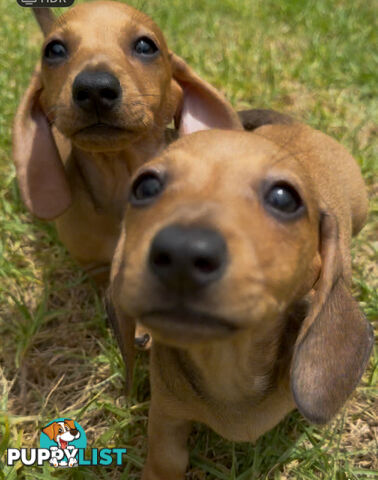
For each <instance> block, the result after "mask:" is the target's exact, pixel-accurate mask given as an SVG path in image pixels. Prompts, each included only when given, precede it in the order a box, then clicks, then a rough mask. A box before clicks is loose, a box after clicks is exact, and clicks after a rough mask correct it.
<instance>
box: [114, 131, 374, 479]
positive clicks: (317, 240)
mask: <svg viewBox="0 0 378 480" xmlns="http://www.w3.org/2000/svg"><path fill="white" fill-rule="evenodd" d="M146 171H148V172H157V173H158V174H159V175H162V176H163V178H165V179H166V180H165V184H164V189H163V191H162V193H161V194H160V195H159V196H158V197H157V198H156V199H153V201H151V202H150V203H149V204H148V205H145V206H143V207H137V206H133V205H129V206H128V208H127V211H126V217H125V221H124V222H125V223H124V225H123V231H122V234H121V237H120V241H119V243H118V246H117V249H116V253H115V257H114V262H113V266H112V274H111V279H112V280H111V287H110V289H109V295H108V300H109V302H111V303H113V305H114V309H113V315H112V317H113V320H112V321H113V323H114V324H115V325H116V329H117V331H118V338H119V340H120V345H121V349H122V352H123V355H124V358H125V361H126V363H127V369H128V385H129V386H130V382H131V374H132V369H133V355H134V353H133V344H132V339H133V331H134V324H135V320H140V321H141V322H142V324H144V325H146V326H147V327H148V328H149V329H150V331H151V332H152V337H153V345H152V351H151V389H152V399H151V407H150V417H149V439H148V458H147V463H146V465H145V468H144V471H143V477H142V478H143V480H158V479H159V480H182V479H183V478H184V474H185V470H186V466H187V462H188V451H187V447H186V440H187V437H188V435H189V432H190V423H191V421H200V422H203V423H205V424H207V425H209V426H210V427H211V428H213V429H214V430H215V431H217V432H218V433H219V434H221V435H223V436H224V437H226V438H228V439H231V440H235V441H252V442H254V441H255V440H256V439H257V438H258V437H259V436H260V435H261V434H263V433H264V432H266V431H267V430H269V429H270V428H272V427H273V426H274V425H276V424H277V423H278V422H279V421H280V420H281V419H282V418H283V417H284V416H285V415H286V414H287V413H288V412H290V411H291V410H292V409H293V408H295V407H297V408H298V409H299V410H300V411H301V412H302V413H303V415H304V416H305V417H307V418H308V419H309V420H310V421H313V422H315V423H325V422H327V421H328V420H329V419H330V418H331V417H332V416H333V415H334V414H335V413H336V412H337V411H338V410H339V409H340V408H341V406H342V405H343V404H344V402H345V401H346V399H347V398H348V396H349V395H350V394H351V392H352V391H353V389H354V388H355V386H356V384H357V383H358V381H359V379H360V377H361V375H362V373H363V371H364V369H365V367H366V363H367V360H368V358H369V354H370V351H371V347H372V343H373V336H372V329H371V327H370V325H369V324H368V322H367V321H366V319H365V318H364V316H363V314H362V313H361V311H360V310H359V307H358V304H357V303H356V301H355V300H354V299H353V298H352V296H351V294H350V291H349V287H350V282H351V265H350V246H349V244H350V239H351V235H352V232H354V233H357V232H358V231H359V229H361V227H362V225H363V223H364V221H365V219H366V213H367V197H366V191H365V187H364V183H363V180H362V178H361V174H360V172H359V169H358V166H357V164H356V162H355V161H354V159H353V158H352V157H351V156H350V154H349V153H348V152H347V151H346V150H345V149H344V148H343V147H342V146H341V145H339V144H338V143H337V142H335V141H334V140H332V139H331V138H330V137H328V136H326V135H324V134H322V133H320V132H318V131H316V130H313V129H311V128H309V127H306V126H303V125H299V124H296V125H272V126H264V127H261V128H258V129H257V130H255V132H254V133H246V132H220V131H217V130H214V131H209V132H199V133H195V134H194V135H191V136H188V137H185V138H183V139H181V140H178V141H177V142H176V143H175V144H173V145H171V146H170V147H169V148H168V149H167V150H166V151H165V153H163V154H162V155H161V156H159V157H158V158H156V159H155V160H154V161H152V162H149V163H148V164H147V165H145V166H144V167H142V169H141V170H140V171H139V172H137V173H136V175H135V177H134V178H139V176H140V175H141V174H142V173H143V172H146ZM269 182H273V183H274V182H285V183H286V184H287V183H288V184H290V185H292V186H293V188H295V189H296V190H297V192H298V193H299V195H300V197H301V199H302V201H303V204H304V210H303V211H302V213H301V214H300V216H298V218H294V219H292V220H290V221H283V220H282V219H281V220H280V219H279V218H277V217H276V216H274V215H272V212H271V211H269V209H268V208H267V207H266V204H265V203H264V202H265V200H264V188H266V187H265V186H266V185H267V184H270V183H269ZM125 224H127V235H125ZM169 225H181V226H186V227H192V226H197V227H198V226H200V227H206V228H211V229H214V230H216V231H217V232H219V233H220V234H221V235H222V236H223V238H224V239H225V241H226V243H227V248H228V255H229V260H228V264H227V268H226V270H225V272H224V273H223V275H222V277H221V278H220V279H219V280H217V281H216V282H214V283H213V284H211V285H210V286H208V287H207V288H206V289H205V290H203V291H201V292H200V293H199V294H198V295H193V296H192V297H190V298H188V297H185V296H183V297H180V298H179V299H178V298H177V297H176V296H175V295H174V294H173V293H172V292H171V291H170V290H169V289H168V288H166V286H164V285H163V284H161V283H160V282H159V281H158V280H157V278H155V276H154V275H153V274H152V273H151V271H150V270H149V268H148V262H147V258H148V255H149V251H150V246H151V242H152V240H153V239H154V237H155V235H156V234H157V232H160V231H161V229H162V228H164V227H166V226H169ZM180 309H181V312H182V314H181V315H180ZM188 312H189V313H188ZM199 314H200V315H201V318H202V321H201V322H198V315H199ZM206 318H210V319H211V321H207V320H206ZM196 319H197V320H196Z"/></svg>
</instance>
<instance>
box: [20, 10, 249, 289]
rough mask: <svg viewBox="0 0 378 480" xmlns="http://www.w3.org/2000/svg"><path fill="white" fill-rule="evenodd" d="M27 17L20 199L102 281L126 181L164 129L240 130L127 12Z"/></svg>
mask: <svg viewBox="0 0 378 480" xmlns="http://www.w3.org/2000/svg"><path fill="white" fill-rule="evenodd" d="M35 14H36V17H37V19H38V21H39V24H40V26H41V28H42V30H43V32H44V35H45V41H44V45H43V49H42V58H41V62H40V64H39V65H38V67H37V69H36V72H35V74H34V76H33V78H32V80H31V83H30V85H29V88H28V90H27V92H26V94H25V96H24V98H23V100H22V102H21V104H20V107H19V109H18V111H17V114H16V118H15V123H14V136H13V151H14V161H15V164H16V168H17V177H18V181H19V185H20V189H21V193H22V196H23V199H24V201H25V203H26V205H27V207H28V208H29V210H30V211H31V212H32V213H33V214H34V215H36V216H37V217H39V218H42V219H48V220H51V219H55V218H56V219H57V221H56V225H57V228H58V232H59V236H60V238H61V240H62V242H63V243H64V244H65V245H66V247H67V249H68V250H69V251H70V253H71V255H72V256H73V257H74V258H75V259H76V260H77V261H78V262H80V263H81V264H82V265H83V266H85V267H86V268H87V269H88V271H90V273H92V274H93V275H94V276H96V275H97V279H100V280H101V278H102V277H104V279H107V275H106V273H105V275H104V276H102V275H101V272H102V271H103V269H102V268H101V266H105V271H106V266H107V265H108V264H109V263H110V261H111V258H112V256H113V251H114V248H115V245H116V242H117V239H118V236H119V224H120V221H121V219H122V215H123V208H124V205H125V202H126V199H127V196H128V193H129V178H130V175H131V174H132V172H133V171H134V170H135V169H136V168H137V167H139V166H140V165H141V164H143V162H145V161H146V160H147V159H149V158H150V157H151V156H153V155H155V154H156V153H158V152H159V151H160V150H162V149H163V148H164V147H165V146H166V144H167V141H168V136H167V129H166V127H167V125H168V124H169V123H170V122H171V121H172V119H173V118H175V121H176V126H177V128H178V130H179V132H180V133H182V134H185V132H186V130H187V129H188V128H189V129H192V128H193V127H194V125H195V128H196V129H202V128H209V127H214V126H215V127H219V128H241V124H240V122H239V120H238V117H237V114H236V113H235V112H234V111H233V110H232V108H231V106H230V105H229V104H228V103H227V101H226V100H225V99H224V98H223V97H222V96H221V95H220V94H219V93H218V92H217V91H216V90H215V89H214V88H213V87H212V86H210V85H209V84H208V83H206V82H204V81H203V80H201V79H200V78H199V77H198V76H197V75H196V74H195V73H194V72H193V71H192V70H191V69H190V68H189V67H188V66H187V65H186V64H185V62H184V61H183V60H181V59H180V58H178V57H177V56H175V55H173V54H171V53H170V52H169V51H168V48H167V45H166V42H165V39H164V37H163V34H162V32H161V31H160V29H159V28H158V27H157V25H156V24H155V23H154V22H153V21H152V20H151V19H150V18H149V17H148V16H146V15H145V14H143V13H141V12H139V11H137V10H135V9H134V8H132V7H130V6H127V5H125V4H122V3H117V2H109V1H100V2H91V3H85V4H82V5H78V6H76V7H74V8H72V9H70V10H69V11H68V12H67V13H65V14H64V15H62V16H61V17H59V18H58V19H55V18H54V16H53V14H52V13H51V11H50V10H48V9H35ZM52 126H53V127H54V129H53V131H52V128H51V127H52ZM52 133H53V134H52Z"/></svg>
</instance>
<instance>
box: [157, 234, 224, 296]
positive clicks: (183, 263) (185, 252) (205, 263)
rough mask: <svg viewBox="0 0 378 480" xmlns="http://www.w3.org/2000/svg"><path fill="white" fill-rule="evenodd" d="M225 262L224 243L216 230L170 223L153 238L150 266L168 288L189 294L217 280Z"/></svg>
mask: <svg viewBox="0 0 378 480" xmlns="http://www.w3.org/2000/svg"><path fill="white" fill-rule="evenodd" d="M226 262H227V245H226V242H225V240H224V238H223V237H222V235H221V234H220V233H218V232H217V231H216V230H212V229H207V228H199V227H183V226H179V225H171V226H169V227H165V228H163V229H162V230H160V232H158V233H157V234H156V236H155V237H154V239H153V241H152V244H151V248H150V254H149V268H150V269H151V271H152V272H153V273H154V274H155V275H156V276H157V277H158V279H159V280H160V281H161V282H162V283H163V284H164V285H166V286H167V287H168V288H170V289H173V290H176V291H177V292H181V293H191V292H193V291H195V290H198V289H199V288H203V287H206V286H207V285H209V284H210V283H212V282H214V281H216V280H218V279H219V278H220V277H221V276H222V274H223V272H224V269H225V266H226Z"/></svg>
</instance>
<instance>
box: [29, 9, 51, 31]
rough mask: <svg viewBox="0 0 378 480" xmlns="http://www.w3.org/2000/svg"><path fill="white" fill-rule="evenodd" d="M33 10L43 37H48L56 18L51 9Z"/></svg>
mask: <svg viewBox="0 0 378 480" xmlns="http://www.w3.org/2000/svg"><path fill="white" fill-rule="evenodd" d="M32 10H33V13H34V16H35V18H36V20H37V22H38V25H39V26H40V28H41V30H42V33H43V35H44V36H45V37H46V36H47V34H48V33H49V32H50V30H51V27H52V25H53V23H54V22H55V16H54V14H53V12H52V10H51V8H32Z"/></svg>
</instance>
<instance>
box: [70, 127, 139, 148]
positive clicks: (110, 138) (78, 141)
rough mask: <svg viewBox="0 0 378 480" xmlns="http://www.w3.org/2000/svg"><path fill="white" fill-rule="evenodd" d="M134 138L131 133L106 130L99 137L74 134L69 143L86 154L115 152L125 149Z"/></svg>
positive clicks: (97, 135)
mask: <svg viewBox="0 0 378 480" xmlns="http://www.w3.org/2000/svg"><path fill="white" fill-rule="evenodd" d="M134 137H135V134H134V133H132V132H127V131H124V130H123V131H122V130H118V131H111V129H106V132H105V131H104V132H102V133H101V134H100V135H99V134H95V133H91V132H83V133H76V134H74V135H73V136H72V137H71V141H72V143H73V144H74V145H76V146H77V147H78V148H80V149H81V150H85V151H87V152H116V151H119V150H123V149H125V148H127V147H128V146H129V145H130V144H131V143H133V141H134Z"/></svg>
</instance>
